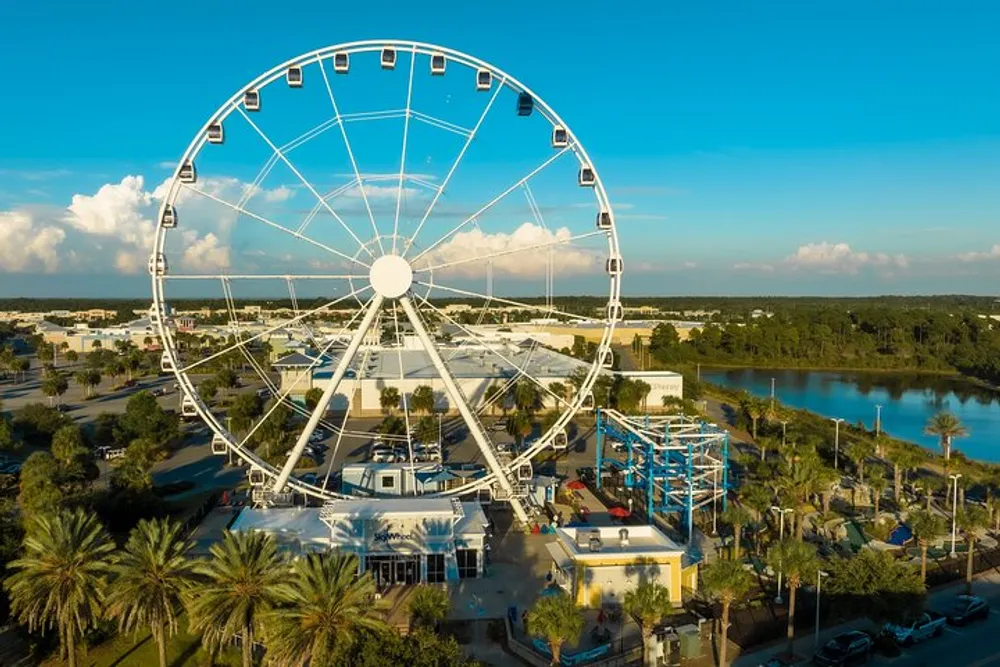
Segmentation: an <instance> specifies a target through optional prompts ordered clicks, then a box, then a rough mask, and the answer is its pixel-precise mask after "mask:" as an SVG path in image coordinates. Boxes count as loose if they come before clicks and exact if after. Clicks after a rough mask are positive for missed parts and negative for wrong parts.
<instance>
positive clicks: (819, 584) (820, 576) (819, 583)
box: [813, 570, 830, 651]
mask: <svg viewBox="0 0 1000 667" xmlns="http://www.w3.org/2000/svg"><path fill="white" fill-rule="evenodd" d="M829 576H830V574H829V573H828V572H824V571H823V570H816V644H815V647H814V648H813V650H814V651H818V650H819V595H820V588H821V587H822V581H823V577H829Z"/></svg>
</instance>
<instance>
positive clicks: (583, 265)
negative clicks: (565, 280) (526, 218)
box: [421, 222, 603, 278]
mask: <svg viewBox="0 0 1000 667" xmlns="http://www.w3.org/2000/svg"><path fill="white" fill-rule="evenodd" d="M572 236H573V234H572V232H570V230H569V228H567V227H561V228H559V229H557V230H555V231H553V230H549V229H546V228H544V227H541V226H540V225H536V224H534V223H531V222H525V223H524V224H522V225H521V226H520V227H518V228H517V229H516V230H514V232H513V233H511V234H503V233H497V234H487V233H485V232H483V231H482V230H480V229H471V230H469V231H464V232H459V233H457V234H455V235H454V236H452V237H451V238H450V239H449V240H448V241H446V242H445V243H442V244H441V245H440V246H438V247H437V248H435V249H434V250H433V251H431V253H428V255H426V256H425V259H424V260H423V261H425V262H426V265H438V264H446V263H448V262H454V261H459V260H464V259H467V258H470V257H482V256H486V255H494V254H496V253H500V252H507V253H508V254H505V255H500V256H496V257H493V272H494V274H501V273H502V274H507V275H510V276H515V277H518V278H533V277H539V278H540V277H542V276H544V275H545V272H546V267H547V265H548V261H549V254H550V252H549V250H550V249H551V257H552V267H553V271H554V273H555V274H556V276H557V278H558V277H559V276H566V275H572V274H581V273H589V272H592V271H595V270H601V269H602V268H603V267H602V266H601V263H602V258H601V257H600V256H598V254H597V253H596V252H593V251H590V250H588V249H583V248H580V247H578V246H574V245H573V243H572V242H569V239H570V238H572ZM557 241H561V242H563V243H558V244H556V242H557ZM542 244H552V245H551V246H549V247H543V248H535V249H533V250H524V251H523V252H510V251H516V250H518V249H520V248H530V247H532V246H539V245H542ZM421 264H422V265H423V262H421ZM486 265H487V262H486V260H485V259H484V260H479V261H471V262H466V263H463V264H458V265H456V266H452V267H445V268H443V269H439V271H441V272H446V273H448V274H449V275H459V276H463V277H482V276H483V275H484V272H485V271H486Z"/></svg>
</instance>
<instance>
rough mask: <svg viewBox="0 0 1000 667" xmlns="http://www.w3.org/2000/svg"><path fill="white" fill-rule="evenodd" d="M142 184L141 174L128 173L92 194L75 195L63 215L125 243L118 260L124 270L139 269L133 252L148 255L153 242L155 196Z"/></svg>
mask: <svg viewBox="0 0 1000 667" xmlns="http://www.w3.org/2000/svg"><path fill="white" fill-rule="evenodd" d="M143 186H144V180H143V177H142V176H126V177H125V178H123V179H122V181H121V183H108V184H106V185H102V186H101V187H100V189H99V190H98V191H97V192H96V193H95V194H93V195H73V199H72V201H71V203H70V205H69V207H68V208H67V213H66V215H65V216H64V217H63V222H65V223H66V224H68V225H69V226H70V227H72V228H74V229H76V230H77V231H80V232H82V233H84V234H86V235H89V236H97V237H110V238H113V239H114V240H115V241H116V242H118V243H119V244H121V245H123V246H125V247H124V248H123V249H121V251H119V253H118V254H117V257H116V260H115V266H116V268H117V269H118V270H119V271H121V272H123V273H135V272H137V271H138V270H139V267H141V266H142V262H141V261H137V259H136V257H135V256H134V255H136V254H137V253H138V254H140V255H143V256H148V255H149V252H150V249H151V248H152V245H153V234H154V233H155V231H156V225H155V224H154V222H153V220H152V217H151V215H152V212H151V210H150V209H151V207H152V206H153V197H152V195H151V194H150V193H149V192H146V190H145V189H144V187H143Z"/></svg>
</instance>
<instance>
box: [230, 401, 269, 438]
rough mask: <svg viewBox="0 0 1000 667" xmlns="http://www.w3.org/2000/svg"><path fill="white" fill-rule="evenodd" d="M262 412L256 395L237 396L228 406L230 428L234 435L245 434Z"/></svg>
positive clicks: (262, 406) (261, 405)
mask: <svg viewBox="0 0 1000 667" xmlns="http://www.w3.org/2000/svg"><path fill="white" fill-rule="evenodd" d="M263 411H264V405H263V403H261V400H260V397H259V396H257V394H239V395H238V396H237V397H236V398H235V399H234V400H233V404H232V405H231V406H229V418H230V420H231V422H230V426H231V427H232V430H233V431H234V432H235V433H246V432H247V431H249V430H250V427H251V426H252V425H253V421H254V419H256V418H257V417H259V416H260V415H261V414H262V413H263Z"/></svg>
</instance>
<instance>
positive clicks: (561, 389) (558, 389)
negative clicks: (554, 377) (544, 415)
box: [549, 382, 568, 407]
mask: <svg viewBox="0 0 1000 667" xmlns="http://www.w3.org/2000/svg"><path fill="white" fill-rule="evenodd" d="M549 391H551V392H552V393H553V394H555V395H556V396H558V397H559V398H560V399H561V400H563V401H565V400H567V397H568V396H567V394H568V390H567V388H566V385H565V384H563V383H562V382H552V383H550V384H549ZM556 407H559V406H558V405H556Z"/></svg>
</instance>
